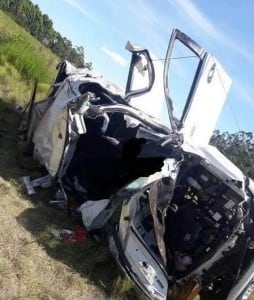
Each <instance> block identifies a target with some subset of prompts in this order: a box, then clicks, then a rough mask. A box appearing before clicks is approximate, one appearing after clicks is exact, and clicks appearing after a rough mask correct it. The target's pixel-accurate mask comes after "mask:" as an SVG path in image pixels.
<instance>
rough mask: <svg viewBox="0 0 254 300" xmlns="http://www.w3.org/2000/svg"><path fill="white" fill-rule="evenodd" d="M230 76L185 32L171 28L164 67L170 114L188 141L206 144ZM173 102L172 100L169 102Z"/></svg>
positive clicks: (224, 97) (226, 92) (229, 82)
mask: <svg viewBox="0 0 254 300" xmlns="http://www.w3.org/2000/svg"><path fill="white" fill-rule="evenodd" d="M230 86H231V79H230V77H229V76H228V75H227V73H226V72H225V70H224V69H223V68H222V66H221V64H220V63H219V62H218V61H217V60H216V59H215V58H214V57H213V56H212V55H211V54H209V53H208V52H206V51H205V50H204V49H203V48H201V47H200V46H199V45H198V44H197V43H196V42H195V41H193V40H192V39H191V38H189V37H188V36H187V35H185V34H184V33H182V32H181V31H179V30H178V29H174V30H173V32H172V35H171V38H170V42H169V46H168V50H167V55H166V60H165V68H164V91H165V96H166V99H167V106H168V110H169V115H173V112H172V111H173V105H174V117H177V119H178V121H179V122H178V125H177V127H178V129H179V130H180V131H181V132H182V133H183V135H184V139H185V140H187V141H190V142H191V143H195V144H200V145H206V144H208V143H209V140H210V138H211V135H212V133H213V130H214V129H215V126H216V123H217V121H218V118H219V116H220V113H221V110H222V108H223V105H224V103H225V100H226V97H227V94H228V92H229V89H230ZM172 102H173V104H172Z"/></svg>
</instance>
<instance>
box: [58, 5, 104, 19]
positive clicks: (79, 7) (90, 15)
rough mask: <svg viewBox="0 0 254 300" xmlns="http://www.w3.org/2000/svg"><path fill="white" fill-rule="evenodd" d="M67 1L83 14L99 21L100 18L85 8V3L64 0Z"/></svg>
mask: <svg viewBox="0 0 254 300" xmlns="http://www.w3.org/2000/svg"><path fill="white" fill-rule="evenodd" d="M63 1H64V2H65V3H67V4H69V5H70V6H72V7H73V8H75V9H76V10H77V11H79V12H80V13H81V14H82V15H83V16H85V17H86V18H88V19H90V20H91V21H93V22H96V23H98V22H99V20H98V18H96V17H95V16H94V15H93V14H92V13H91V12H89V11H88V10H87V9H85V7H84V4H83V3H82V5H80V4H79V3H78V2H77V1H76V0H63Z"/></svg>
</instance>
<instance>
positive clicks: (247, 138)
mask: <svg viewBox="0 0 254 300" xmlns="http://www.w3.org/2000/svg"><path fill="white" fill-rule="evenodd" d="M210 143H211V144H212V145H214V146H216V147H217V148H218V149H219V150H220V151H221V152H222V153H223V154H224V155H225V156H227V157H228V158H229V159H230V160H231V161H232V162H233V163H234V164H235V165H237V166H238V167H239V168H240V169H241V170H242V171H243V172H244V174H245V175H247V176H249V177H251V178H253V179H254V135H253V133H252V132H244V131H239V132H236V133H228V132H223V133H221V132H220V131H219V130H215V131H214V133H213V136H212V138H211V141H210Z"/></svg>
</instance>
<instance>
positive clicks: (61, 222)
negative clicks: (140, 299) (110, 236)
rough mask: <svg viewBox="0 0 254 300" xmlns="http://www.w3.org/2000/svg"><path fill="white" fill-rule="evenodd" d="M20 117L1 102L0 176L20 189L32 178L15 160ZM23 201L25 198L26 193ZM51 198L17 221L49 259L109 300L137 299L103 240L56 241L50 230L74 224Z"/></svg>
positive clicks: (46, 195) (48, 194) (45, 193)
mask: <svg viewBox="0 0 254 300" xmlns="http://www.w3.org/2000/svg"><path fill="white" fill-rule="evenodd" d="M19 117H20V115H19V114H18V113H17V110H16V103H15V102H5V101H4V100H3V99H1V98H0V176H1V177H3V178H4V179H5V180H7V181H9V182H10V183H11V184H13V185H14V186H15V187H17V188H18V189H19V193H21V196H22V193H24V190H23V191H22V189H21V184H22V183H21V182H22V181H21V176H24V175H29V176H35V174H37V176H38V171H36V172H32V171H29V170H26V169H20V168H18V166H17V163H19V162H18V161H17V160H18V159H19V157H18V156H17V153H18V150H19V146H18V142H17V123H18V120H19ZM23 196H24V198H27V197H26V195H25V193H24V194H23ZM52 198H53V189H48V190H42V191H40V192H38V193H37V194H36V195H35V196H33V197H31V198H30V201H31V202H32V203H33V205H34V207H33V208H29V209H26V210H25V211H23V212H22V213H21V214H20V215H19V216H18V217H17V221H18V223H19V224H21V225H22V226H23V227H24V228H25V229H26V230H28V231H29V232H31V233H32V234H33V236H34V237H35V239H36V241H37V242H38V243H39V244H40V245H41V246H42V247H43V248H44V249H45V250H46V252H47V253H48V255H50V256H51V257H53V258H54V259H56V260H59V261H61V262H63V263H65V264H66V265H68V266H69V267H71V268H72V269H73V271H76V272H78V273H79V274H80V275H81V276H83V277H84V278H87V279H89V280H90V281H91V282H92V283H94V284H95V285H96V286H98V287H99V288H100V289H101V290H102V291H103V292H104V293H105V295H106V297H108V298H114V299H137V296H136V293H135V292H134V289H133V287H132V284H131V283H130V282H129V281H128V280H127V279H126V278H125V276H124V275H123V274H122V273H121V272H120V269H119V268H118V266H117V265H116V263H115V262H114V259H113V257H112V256H111V254H110V253H109V250H108V245H107V241H106V236H105V238H102V240H101V241H100V242H95V241H93V240H91V239H90V238H87V239H86V240H85V242H84V243H83V244H81V245H73V244H66V243H64V242H62V241H58V240H56V238H55V237H54V236H53V235H52V233H51V230H52V229H63V228H67V229H74V228H75V222H74V221H73V220H72V219H71V218H70V217H69V216H68V213H67V211H66V210H59V209H56V208H52V207H51V206H50V205H49V204H48V202H49V201H50V200H51V199H52Z"/></svg>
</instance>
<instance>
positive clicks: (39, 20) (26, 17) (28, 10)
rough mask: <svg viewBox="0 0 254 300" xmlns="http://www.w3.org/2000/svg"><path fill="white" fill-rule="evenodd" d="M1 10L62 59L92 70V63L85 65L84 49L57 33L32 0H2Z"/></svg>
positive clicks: (49, 20)
mask: <svg viewBox="0 0 254 300" xmlns="http://www.w3.org/2000/svg"><path fill="white" fill-rule="evenodd" d="M0 9H2V10H3V11H4V12H6V13H7V14H9V15H10V16H11V17H12V18H13V19H14V20H15V21H16V22H17V23H18V24H19V25H21V26H22V27H24V28H25V29H26V30H27V31H28V32H30V34H31V35H32V36H34V37H35V38H36V39H38V40H39V41H40V42H42V43H43V44H44V45H45V46H46V47H48V48H50V49H51V50H52V52H54V53H55V54H56V55H58V56H59V57H60V58H61V59H63V60H65V59H66V60H68V61H70V62H71V63H73V64H74V65H75V66H76V67H88V68H91V66H92V65H91V63H87V62H86V63H85V53H84V48H83V47H82V46H73V45H72V42H71V41H70V40H68V39H67V38H66V37H63V36H62V35H61V34H60V33H59V32H57V31H55V30H54V28H53V22H52V20H51V19H50V18H49V17H48V15H47V14H43V13H42V12H41V10H40V8H39V6H38V5H37V4H35V5H34V4H33V3H32V2H31V1H30V0H1V1H0Z"/></svg>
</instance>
